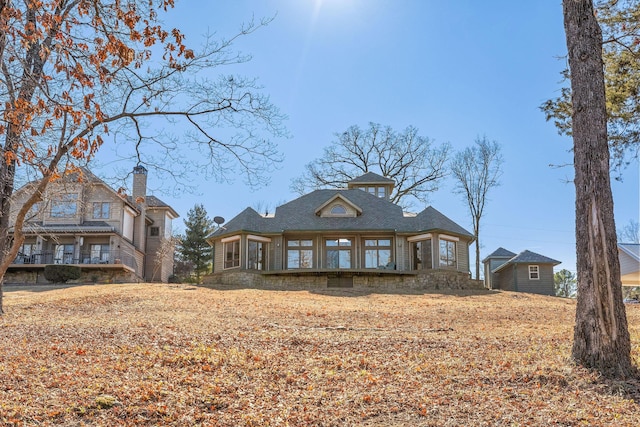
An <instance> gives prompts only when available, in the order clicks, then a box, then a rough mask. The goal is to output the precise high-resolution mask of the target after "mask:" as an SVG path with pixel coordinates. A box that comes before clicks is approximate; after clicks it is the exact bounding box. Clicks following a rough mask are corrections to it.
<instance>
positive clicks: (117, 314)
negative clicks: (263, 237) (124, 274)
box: [0, 284, 640, 426]
mask: <svg viewBox="0 0 640 427" xmlns="http://www.w3.org/2000/svg"><path fill="white" fill-rule="evenodd" d="M5 309H6V311H7V313H6V314H5V315H4V316H3V317H2V318H0V346H1V350H0V423H1V424H2V425H6V426H31V425H34V426H36V425H37V426H50V425H69V426H83V425H86V426H94V425H102V426H138V425H150V426H151V425H153V426H155V425H173V426H186V425H189V426H192V425H193V426H470V425H473V426H499V425H507V426H525V425H532V426H554V425H555V426H583V425H584V426H593V425H612V426H613V425H615V426H637V425H640V408H639V403H636V401H640V399H638V395H639V394H638V388H637V387H638V384H637V383H632V382H627V383H619V384H612V383H610V382H609V383H607V382H604V381H602V380H601V379H600V378H598V376H597V375H595V374H594V373H591V372H588V371H586V370H584V369H582V368H579V367H576V366H574V365H572V364H571V363H570V361H569V354H570V349H571V339H572V331H573V319H574V315H575V302H574V301H572V300H566V299H560V298H552V297H543V296H535V295H528V294H514V293H508V292H488V291H486V292H467V293H464V292H462V293H457V294H455V293H450V294H447V293H440V294H438V293H425V294H419V293H417V294H391V293H390V294H384V293H380V294H376V293H365V292H357V291H353V290H344V291H341V290H336V291H335V292H330V291H326V290H325V291H324V292H310V291H274V290H271V291H268V290H251V289H233V290H221V289H218V290H216V289H208V288H196V287H192V286H182V285H157V284H156V285H150V284H138V285H135V284H131V285H105V286H98V285H94V286H84V287H69V288H65V289H57V290H46V291H42V292H30V291H10V292H7V293H6V294H5ZM627 316H628V319H629V327H630V331H631V336H632V347H633V357H634V359H635V363H636V364H638V363H639V362H640V330H639V326H640V307H637V306H628V307H627ZM634 396H635V398H636V401H634V399H633V398H634Z"/></svg>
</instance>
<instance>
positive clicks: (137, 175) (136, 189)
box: [133, 165, 147, 204]
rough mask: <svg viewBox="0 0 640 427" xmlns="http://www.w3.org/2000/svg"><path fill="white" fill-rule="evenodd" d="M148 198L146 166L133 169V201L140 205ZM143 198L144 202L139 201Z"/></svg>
mask: <svg viewBox="0 0 640 427" xmlns="http://www.w3.org/2000/svg"><path fill="white" fill-rule="evenodd" d="M146 197H147V169H145V167H144V166H139V165H138V166H136V167H134V168H133V201H134V202H136V203H138V204H140V203H144V199H145V198H146ZM140 198H142V200H139V199H140Z"/></svg>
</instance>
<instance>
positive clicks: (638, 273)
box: [618, 243, 640, 286]
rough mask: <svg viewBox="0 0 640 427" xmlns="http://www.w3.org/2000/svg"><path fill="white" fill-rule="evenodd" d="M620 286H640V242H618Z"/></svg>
mask: <svg viewBox="0 0 640 427" xmlns="http://www.w3.org/2000/svg"><path fill="white" fill-rule="evenodd" d="M618 257H619V258H620V276H621V278H622V286H640V244H638V243H618Z"/></svg>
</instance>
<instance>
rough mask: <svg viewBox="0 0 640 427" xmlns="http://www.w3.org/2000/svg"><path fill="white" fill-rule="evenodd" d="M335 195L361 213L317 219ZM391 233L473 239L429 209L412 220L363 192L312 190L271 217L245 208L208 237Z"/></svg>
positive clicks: (438, 213) (464, 231)
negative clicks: (248, 233) (245, 233)
mask: <svg viewBox="0 0 640 427" xmlns="http://www.w3.org/2000/svg"><path fill="white" fill-rule="evenodd" d="M336 195H340V196H341V197H343V198H345V199H347V200H348V201H350V202H351V203H352V204H354V205H356V206H358V207H360V208H361V209H362V213H361V214H360V215H357V216H356V217H321V216H319V215H316V210H317V209H318V207H319V206H322V205H323V204H324V203H326V202H327V201H328V200H330V199H332V198H334V197H335V196H336ZM333 230H341V231H391V232H398V233H424V232H428V231H430V230H440V231H444V232H448V233H452V234H457V235H461V236H465V237H473V235H472V234H471V233H469V232H468V231H467V230H465V229H464V228H462V227H461V226H459V225H458V224H456V223H455V222H453V221H451V220H450V219H449V218H447V217H446V216H444V215H443V214H441V213H440V212H438V211H437V210H436V209H434V208H432V207H428V208H426V209H425V210H424V211H422V212H420V213H419V214H418V215H416V216H414V217H405V216H404V213H403V211H402V208H401V207H400V206H398V205H396V204H394V203H391V202H389V201H388V200H386V199H383V198H380V197H376V196H374V195H372V194H369V193H368V192H366V191H362V190H359V189H352V190H335V189H327V190H315V191H312V192H311V193H309V194H306V195H304V196H301V197H299V198H297V199H295V200H292V201H290V202H288V203H285V204H283V205H281V206H278V207H277V208H276V211H275V215H274V216H273V217H263V216H261V215H260V214H258V213H257V212H256V211H255V210H253V209H251V208H247V209H245V210H244V211H242V212H241V213H240V214H238V215H237V216H236V217H234V218H233V219H232V220H231V221H229V222H228V223H226V224H224V227H223V228H220V229H218V230H216V231H215V232H214V233H212V235H211V237H219V236H224V235H227V234H232V233H237V232H239V231H251V232H256V233H264V234H269V233H277V234H280V233H284V232H287V231H296V232H304V231H309V232H311V231H333Z"/></svg>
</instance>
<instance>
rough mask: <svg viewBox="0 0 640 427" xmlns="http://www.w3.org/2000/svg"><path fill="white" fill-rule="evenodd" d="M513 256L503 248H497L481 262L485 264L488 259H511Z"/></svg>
mask: <svg viewBox="0 0 640 427" xmlns="http://www.w3.org/2000/svg"><path fill="white" fill-rule="evenodd" d="M514 256H516V254H515V253H513V252H511V251H509V250H507V249H505V248H503V247H499V248H498V249H496V250H495V251H493V252H491V254H489V255H487V256H486V258H485V259H483V260H482V262H486V261H487V260H488V259H489V258H513V257H514Z"/></svg>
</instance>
